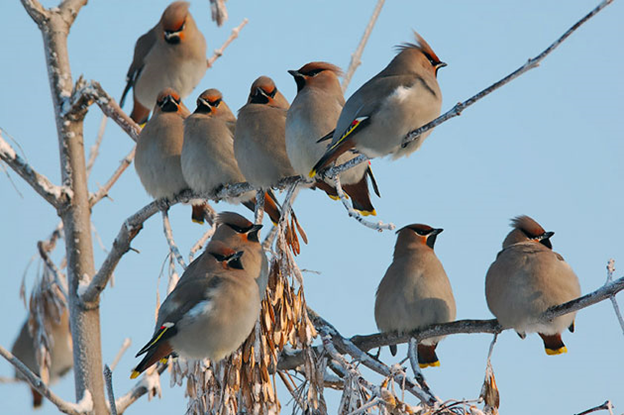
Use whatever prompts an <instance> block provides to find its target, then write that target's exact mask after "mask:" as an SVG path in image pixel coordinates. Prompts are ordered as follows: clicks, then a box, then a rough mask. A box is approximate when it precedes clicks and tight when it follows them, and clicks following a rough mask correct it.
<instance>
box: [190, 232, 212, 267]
mask: <svg viewBox="0 0 624 415" xmlns="http://www.w3.org/2000/svg"><path fill="white" fill-rule="evenodd" d="M215 230H216V226H215V225H214V223H213V224H212V226H211V227H210V229H208V230H207V231H206V232H204V234H203V235H202V237H201V238H199V239H198V240H197V242H195V245H193V246H192V247H191V250H190V252H189V263H191V262H193V258H194V257H195V254H196V253H197V252H198V251H199V250H200V249H202V248H203V247H204V245H206V241H208V239H210V238H211V237H212V235H213V234H214V233H215Z"/></svg>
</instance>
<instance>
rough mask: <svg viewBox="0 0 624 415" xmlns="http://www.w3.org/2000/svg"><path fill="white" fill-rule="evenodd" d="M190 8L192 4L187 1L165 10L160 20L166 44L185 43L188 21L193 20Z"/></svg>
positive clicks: (173, 4)
mask: <svg viewBox="0 0 624 415" xmlns="http://www.w3.org/2000/svg"><path fill="white" fill-rule="evenodd" d="M189 6H190V4H189V3H188V2H186V1H176V2H173V3H171V4H170V5H169V7H167V8H166V9H165V11H164V12H163V14H162V17H161V18H160V23H161V27H162V30H163V37H164V39H165V42H167V43H169V44H171V45H177V44H178V43H180V42H182V41H184V30H185V29H186V23H187V19H189V18H191V17H190V14H189V11H188V9H189Z"/></svg>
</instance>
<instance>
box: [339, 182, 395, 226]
mask: <svg viewBox="0 0 624 415" xmlns="http://www.w3.org/2000/svg"><path fill="white" fill-rule="evenodd" d="M334 183H335V184H334V186H335V187H336V193H337V194H338V197H339V198H340V201H341V202H342V205H343V206H344V207H345V209H347V212H348V213H349V216H351V217H352V218H353V219H355V220H357V221H358V222H360V223H361V224H362V225H364V226H366V227H367V228H370V229H374V230H376V231H378V232H382V231H384V230H389V231H391V230H394V229H395V228H396V226H395V225H394V223H383V222H382V221H379V222H377V223H374V222H371V221H368V220H366V219H364V218H363V217H362V215H360V214H359V213H358V212H357V211H356V210H355V209H353V208H352V207H351V206H349V202H348V201H347V196H346V195H345V194H344V191H343V190H342V185H341V184H340V177H339V176H338V175H336V176H335V177H334Z"/></svg>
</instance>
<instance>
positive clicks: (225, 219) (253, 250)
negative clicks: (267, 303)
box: [204, 212, 269, 298]
mask: <svg viewBox="0 0 624 415" xmlns="http://www.w3.org/2000/svg"><path fill="white" fill-rule="evenodd" d="M215 225H216V229H215V233H214V234H213V235H212V238H210V242H208V245H207V246H206V250H205V251H204V252H206V251H209V250H210V246H211V244H213V243H222V244H225V245H226V246H228V247H230V248H231V249H233V250H235V251H243V252H244V253H245V268H246V269H248V270H249V272H252V271H253V270H258V274H257V275H255V274H254V275H252V277H253V278H254V279H255V280H256V282H257V283H258V289H259V292H260V297H261V298H264V296H265V291H266V286H267V283H268V281H269V261H268V259H267V257H266V254H265V252H264V249H263V248H262V244H260V229H262V225H255V224H253V223H252V222H250V221H249V220H247V219H245V217H244V216H241V215H239V214H238V213H235V212H221V213H219V214H218V215H217V218H216V219H215Z"/></svg>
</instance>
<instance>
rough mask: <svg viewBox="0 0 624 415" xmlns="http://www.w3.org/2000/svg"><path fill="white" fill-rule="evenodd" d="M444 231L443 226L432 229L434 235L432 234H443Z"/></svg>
mask: <svg viewBox="0 0 624 415" xmlns="http://www.w3.org/2000/svg"><path fill="white" fill-rule="evenodd" d="M442 232H444V229H442V228H438V229H434V230H433V231H431V235H432V236H433V235H439V234H441V233H442Z"/></svg>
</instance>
